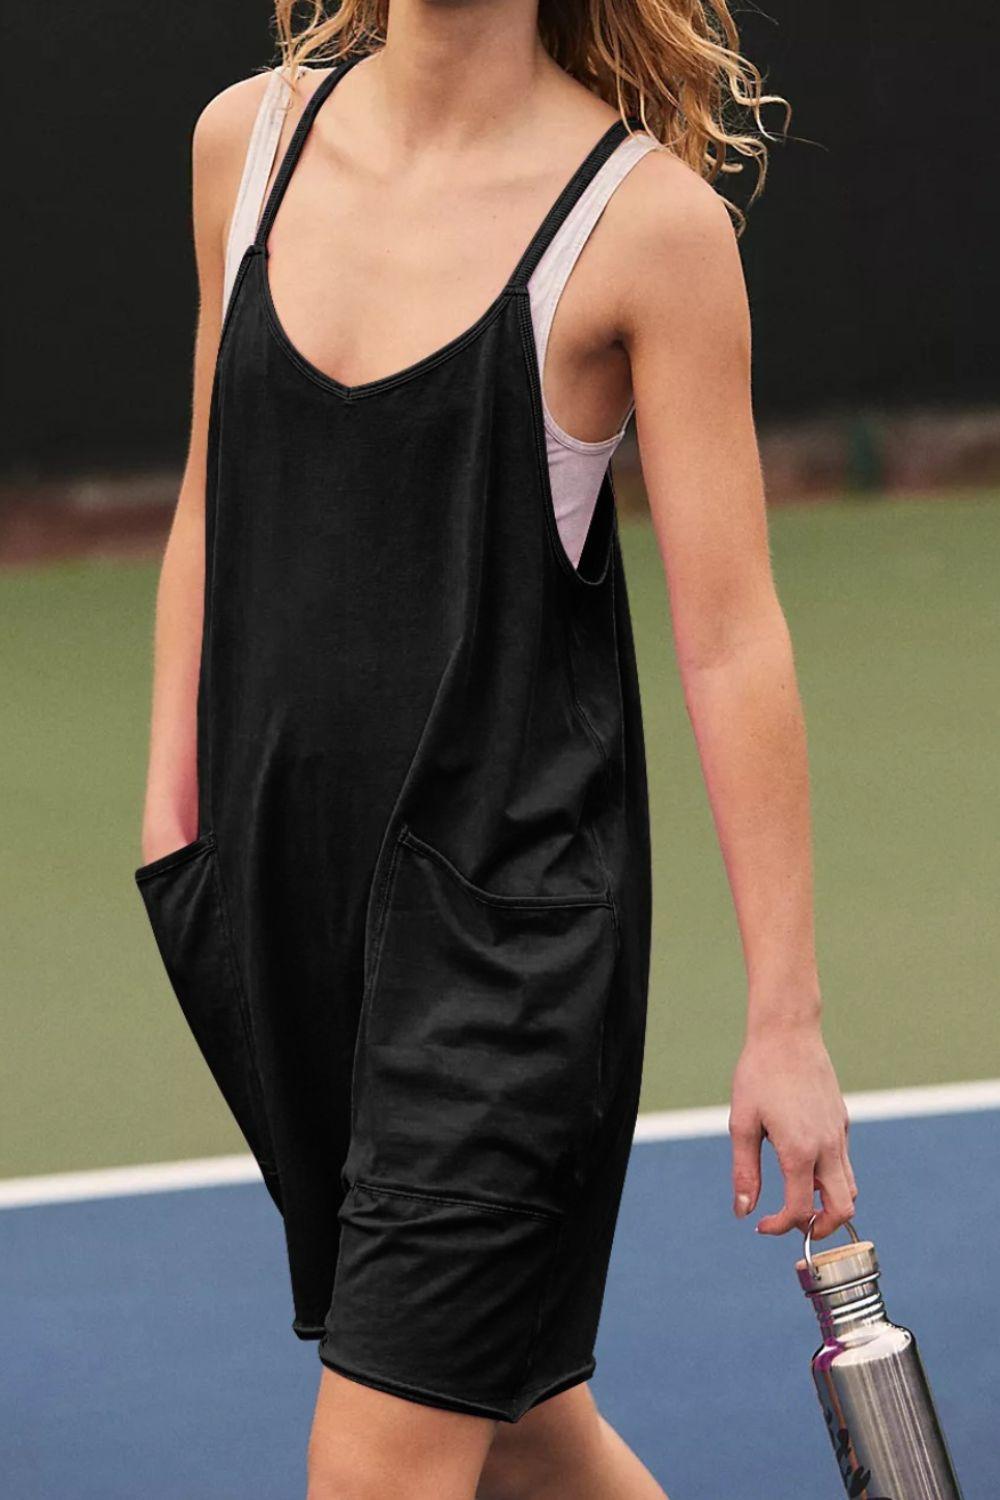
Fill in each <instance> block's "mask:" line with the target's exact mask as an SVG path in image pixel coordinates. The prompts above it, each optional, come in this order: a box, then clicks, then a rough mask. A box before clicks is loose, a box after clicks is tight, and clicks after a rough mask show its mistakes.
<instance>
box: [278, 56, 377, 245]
mask: <svg viewBox="0 0 1000 1500" xmlns="http://www.w3.org/2000/svg"><path fill="white" fill-rule="evenodd" d="M365 55H366V54H365V53H363V52H362V53H358V54H356V55H355V56H354V57H349V58H347V59H346V61H344V62H341V63H338V64H337V65H336V67H334V68H333V69H332V70H331V71H330V72H329V73H328V74H327V76H326V77H325V78H324V79H323V82H322V83H321V84H320V85H319V87H318V88H317V89H316V90H315V91H314V93H313V95H312V98H311V99H310V100H309V103H308V104H307V105H306V107H305V109H304V110H303V111H302V115H301V118H300V119H299V123H298V124H297V125H296V127H295V130H294V132H293V134H292V138H291V140H290V141H289V143H288V149H287V150H286V152H285V154H284V156H283V157H282V161H281V166H280V167H279V168H278V175H277V176H276V177H275V179H274V186H273V187H272V188H271V191H270V193H269V194H268V198H267V202H266V204H265V205H264V212H263V213H262V214H261V218H260V223H259V224H258V226H257V234H256V236H255V238H254V249H255V250H263V249H264V248H265V247H266V245H267V241H268V236H269V235H270V233H271V229H272V227H273V225H274V219H275V215H276V214H277V212H278V209H279V208H280V207H281V200H282V198H283V197H284V196H285V189H286V188H287V187H288V184H289V182H290V180H291V176H292V173H293V172H294V171H295V167H296V164H297V162H298V159H299V157H300V156H301V155H302V148H303V146H304V145H305V143H306V137H307V136H308V134H309V131H310V130H311V129H312V123H313V121H314V120H315V118H316V116H317V115H318V114H319V111H320V110H321V109H322V107H323V105H324V104H325V103H326V101H327V99H328V98H329V97H330V95H331V94H332V93H333V90H334V89H335V88H336V86H337V84H338V83H339V82H340V80H341V79H342V78H343V76H344V74H345V73H348V72H350V70H351V68H353V67H354V64H355V63H359V62H360V61H361V59H362V57H364V56H365Z"/></svg>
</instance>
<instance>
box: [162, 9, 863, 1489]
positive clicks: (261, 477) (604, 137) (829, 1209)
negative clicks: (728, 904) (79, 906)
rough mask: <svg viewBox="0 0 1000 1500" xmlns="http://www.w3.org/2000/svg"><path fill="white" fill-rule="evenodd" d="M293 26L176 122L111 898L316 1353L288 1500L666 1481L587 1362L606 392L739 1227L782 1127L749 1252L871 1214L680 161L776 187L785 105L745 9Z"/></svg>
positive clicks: (611, 1152)
mask: <svg viewBox="0 0 1000 1500" xmlns="http://www.w3.org/2000/svg"><path fill="white" fill-rule="evenodd" d="M291 16H292V5H291V3H290V0H280V3H279V5H278V21H279V27H280V30H281V34H282V37H283V42H284V54H285V55H284V65H285V72H284V74H283V75H282V74H279V73H273V74H271V75H270V76H269V77H255V78H252V79H249V80H247V81H246V82H244V83H241V84H238V85H237V86H235V87H234V88H232V89H229V90H228V91H227V92H226V93H224V94H222V95H221V96H220V97H219V98H217V99H216V100H214V101H213V103H212V104H210V105H209V107H208V108H207V109H206V111H205V113H204V115H203V116H202V118H201V120H200V121H199V124H198V127H197V130H196V134H195V143H194V174H195V234H196V247H197V256H198V266H199V275H200V283H201V310H200V322H199V330H198V340H197V354H196V378H195V401H194V419H193V434H192V441H191V449H190V457H189V462H188V466H187V471H186V474H185V477H184V482H183V487H182V491H181V495H180V499H179V503H178V507H177V512H176V518H175V521H174V525H173V528H172V532H171V536H170V540H169V544H168V547H167V551H166V556H165V559H164V565H163V574H162V581H161V585H160V592H159V601H158V610H157V634H156V671H155V691H154V704H153V726H152V742H151V756H150V768H149V784H148V794H147V802H146V812H145V820H144V835H143V846H144V852H143V858H144V859H145V861H146V863H145V864H144V866H143V867H142V868H140V870H139V871H137V879H138V882H139V887H140V890H141V891H142V894H143V897H144V899H145V901H146V904H147V908H148V910H149V914H150V917H151V920H152V923H153V927H154V930H155V932H156V936H157V940H158V942H159V944H160V948H161V951H162V953H163V957H164V960H165V962H166V966H167V969H168V971H169V973H170V976H171V979H172V981H173V984H174V987H175V989H176V991H177V994H178V997H179V999H180V1001H181V1004H182V1006H183V1007H184V1010H185V1013H186V1015H187V1017H188V1019H189V1021H190V1024H191V1027H192V1029H193V1031H194V1033H195V1036H196V1037H197V1039H198V1042H199V1044H200V1046H201V1048H202V1050H203V1052H204V1054H205V1056H206V1058H207V1060H208V1063H209V1065H210V1066H211V1068H212V1070H213V1072H214V1073H215V1076H216V1079H217V1081H218V1083H219V1085H220V1087H221V1089H222V1091H223V1093H224V1095H225V1097H226V1099H227V1101H228V1103H229V1105H230V1107H231V1108H232V1110H233V1113H234V1115H235V1116H236V1119H237V1121H238V1123H239V1124H240V1126H241V1128H242V1130H243V1132H244V1134H245V1135H246V1138H247V1140H248V1142H249V1144H250V1146H251V1148H252V1150H253V1151H254V1153H255V1155H256V1157H257V1160H258V1161H259V1163H260V1166H261V1170H262V1173H263V1176H264V1179H265V1181H266V1183H267V1186H268V1188H269V1191H270V1192H271V1194H272V1196H273V1198H274V1200H275V1203H276V1204H277V1205H278V1207H279V1209H280V1211H281V1214H282V1219H283V1223H284V1229H285V1234H286V1239H287V1247H288V1257H289V1266H290V1271H291V1281H292V1292H293V1298H294V1304H295V1322H294V1325H293V1326H294V1328H295V1330H296V1332H297V1333H298V1334H299V1335H300V1336H301V1337H302V1338H305V1339H318V1340H319V1341H320V1343H319V1350H320V1356H321V1359H322V1361H323V1365H324V1369H323V1373H322V1378H321V1385H320V1391H319V1398H318V1402H317V1408H316V1413H315V1419H314V1427H313V1435H312V1441H311V1444H310V1452H309V1497H310V1500H333V1497H336V1500H367V1497H369V1496H371V1497H376V1496H377V1497H378V1500H389V1497H394V1496H399V1497H406V1500H471V1497H472V1496H474V1495H476V1496H479V1497H481V1500H501V1497H503V1500H506V1497H520V1496H524V1497H531V1500H544V1497H556V1496H558V1497H560V1500H564V1497H573V1500H611V1497H619V1496H621V1497H624V1496H629V1497H634V1500H650V1497H653V1496H662V1493H663V1492H662V1491H661V1490H660V1488H659V1486H658V1485H657V1484H656V1483H655V1481H654V1480H653V1479H652V1478H651V1476H650V1475H649V1474H648V1473H647V1472H646V1471H645V1470H644V1469H643V1467H642V1465H641V1464H640V1463H639V1461H638V1460H637V1459H636V1458H635V1457H634V1456H633V1455H632V1454H631V1453H630V1452H629V1451H628V1450H627V1448H626V1447H625V1446H624V1444H623V1443H622V1442H621V1440H620V1439H618V1438H617V1437H616V1436H615V1434H614V1433H613V1432H612V1431H611V1430H610V1429H609V1428H608V1427H607V1425H606V1424H605V1423H604V1422H603V1421H602V1419H601V1418H600V1417H599V1415H598V1414H597V1412H596V1410H595V1408H594V1406H593V1403H592V1401H591V1399H590V1397H589V1395H588V1392H587V1388H586V1381H587V1378H588V1377H589V1375H590V1373H591V1371H592V1369H593V1344H594V1337H595V1333H596V1326H597V1319H598V1314H599V1310H600V1303H601V1297H602V1293H603V1288H604V1281H605V1274H606V1270H607V1261H608V1255H609V1252H610V1245H611V1237H612V1232H613V1228H614V1222H615V1216H616V1212H617V1207H618V1199H619V1194H620V1190H621V1185H622V1179H623V1175H624V1170H625V1163H626V1159H627V1155H628V1149H629V1142H630V1139H631V1134H632V1129H633V1125H634V1120H635V1114H636V1109H637V1099H638V1085H639V1072H640V1063H641V1048H642V1038H643V1026H644V1017H645V999H646V996H645V991H646V982H647V974H648V944H649V906H650V889H649V887H650V875H649V851H648V822H647V806H646V786H645V772H644V760H643V745H642V730H641V720H640V713H639V700H638V688H637V681H636V673H635V660H634V654H633V648H632V638H631V631H630V627H629V616H628V605H627V600H626V597H625V588H624V579H623V576H622V570H621V557H620V552H619V547H618V539H617V533H616V527H615V519H614V505H613V494H612V490H611V485H610V480H609V479H608V477H607V466H608V461H609V459H610V457H611V453H612V452H613V450H614V448H615V446H616V444H617V442H618V440H619V438H620V436H621V431H622V428H623V426H624V423H625V421H626V420H627V419H628V417H629V415H630V413H631V410H632V407H633V404H634V409H635V414H636V422H637V433H638V439H639V444H640V448H641V453H642V461H643V468H644V472H645V477H646V482H647V488H648V491H649V496H650V503H651V507H652V513H653V518H654V523H655V527H656V531H657V535H658V538H659V542H660V545H661V549H662V554H663V559H664V564H665V568H666V572H667V575H668V582H669V589H670V599H671V608H672V617H673V626H674V631H675V635H676V641H677V649H678V655H679V660H680V664H681V670H682V673H683V679H684V688H685V693H686V698H687V703H688V708H689V711H690V715H691V719H692V722H693V725H694V730H695V734H696V737H697V742H698V747H699V751H700V755H701V760H702V765H703V767H704V773H705V778H706V782H707V786H708V790H709V794H710V797H711V802H712V807H713V810H714V814H715V818H716V822H717V826H718V831H719V836H720V840H721V844H722V848H723V851H724V855H725V860H726V864H727V869H728V872H729V877H730V881H731V885H732V889H733V894H734V899H735V904H736V909H737V913H738V920H739V925H740V930H741V934H742V939H743V944H744V950H745V955H746V964H747V972H748V980H749V1007H748V1023H747V1031H746V1043H745V1047H744V1050H743V1053H742V1056H741V1058H740V1060H739V1064H738V1066H737V1069H736V1073H735V1079H734V1086H733V1102H732V1115H731V1122H732V1134H733V1143H734V1182H735V1203H734V1207H735V1212H736V1213H737V1215H739V1216H746V1215H747V1214H748V1213H750V1212H751V1210H752V1209H753V1207H754V1205H755V1203H756V1199H757V1193H758V1184H759V1153H760V1144H761V1140H762V1138H763V1136H764V1135H765V1134H766V1135H767V1136H768V1137H769V1138H770V1140H771V1142H772V1145H773V1146H774V1148H775V1149H776V1151H777V1154H778V1157H779V1160H780V1162H781V1166H782V1168H783V1171H784V1176H785V1182H786V1197H785V1204H784V1206H783V1207H782V1208H781V1210H780V1211H779V1212H777V1213H774V1214H770V1215H768V1216H767V1217H766V1218H764V1219H762V1220H761V1221H760V1223H759V1224H758V1229H760V1230H761V1231H763V1232H764V1233H768V1234H783V1233H785V1232H787V1231H788V1230H789V1229H790V1228H792V1227H793V1226H799V1227H801V1226H802V1225H803V1224H804V1223H805V1222H806V1220H807V1219H808V1217H809V1215H810V1214H811V1212H812V1205H813V1193H814V1184H815V1185H816V1186H818V1187H819V1189H820V1191H821V1194H822V1211H821V1213H820V1217H819V1221H818V1224H817V1233H818V1234H820V1235H823V1234H825V1233H829V1232H830V1231H831V1230H832V1229H834V1228H835V1227H837V1226H838V1225H839V1224H840V1223H842V1222H843V1221H844V1220H845V1219H847V1218H848V1217H849V1216H850V1214H851V1210H852V1198H853V1194H854V1181H853V1177H852V1174H851V1168H850V1165H849V1162H848V1156H847V1147H846V1118H845V1111H844V1105H843V1101H842V1099H841V1095H840V1091H839V1089H838V1086H837V1082H836V1079H835V1076H834V1072H833V1069H832V1067H831V1064H830V1061H829V1058H828V1056H827V1053H826V1050H825V1047H824V1044H823V1041H822V1037H821V1032H820V1021H819V1010H820V997H819V988H818V982H817V977H816V964H815V957H814V949H813V923H812V910H811V876H810V850H809V827H808V792H807V769H806V752H805V746H804V735H803V727H802V722H801V714H800V708H799V701H798V697H797V692H796V687H795V680H794V674H793V663H792V654H791V649H790V646H789V640H788V635H787V631H786V627H785V621H784V619H783V616H782V613H781V610H780V607H779V605H778V603H777V601H776V598H775V594H774V589H773V585H772V580H771V575H770V571H769V563H768V548H767V538H766V530H765V514H764V504H763V498H762V492H761V480H760V474H759V469H758V461H757V454H756V449H755V439H754V433H753V426H752V418H751V409H750V399H749V377H748V367H749V336H748V319H747V310H746V306H745V297H744V290H743V284H742V279H741V274H740V268H739V261H738V256H737V252H736V244H735V235H734V232H733V227H732V221H731V219H730V217H729V214H728V212H727V209H726V207H725V206H724V204H723V202H722V200H721V199H720V198H719V197H718V196H717V195H716V193H715V192H714V191H713V189H712V187H711V186H710V182H709V181H707V180H706V179H711V178H712V177H713V176H714V175H715V174H716V172H717V171H718V170H719V169H721V168H722V167H723V165H724V164H728V161H729V158H730V157H731V156H732V153H733V152H735V153H737V154H740V153H742V154H743V155H745V156H751V157H754V156H755V157H757V158H758V161H759V162H760V163H761V165H762V162H761V158H762V152H763V146H762V143H761V141H760V140H759V138H755V137H754V136H753V135H751V134H745V135H736V134H733V133H731V131H730V130H729V129H728V127H727V126H726V125H725V124H724V123H723V119H724V117H725V118H728V117H729V113H730V110H729V106H730V105H731V104H732V102H733V100H734V99H735V100H736V101H737V102H739V101H742V102H743V103H744V104H745V105H746V104H748V105H749V107H750V110H751V113H752V114H753V115H754V117H755V118H757V120H758V123H759V106H760V105H761V104H762V103H764V102H766V101H765V100H764V99H763V98H762V95H761V91H760V79H759V76H758V75H757V74H756V72H755V70H753V69H752V68H751V67H750V65H749V64H746V63H744V62H743V61H742V60H741V59H740V58H739V56H738V54H737V53H736V52H735V50H733V44H734V43H735V35H734V33H733V30H732V23H731V21H730V18H729V16H728V13H727V11H726V9H725V5H724V4H723V3H722V0H716V4H715V9H714V11H709V10H708V8H707V6H703V5H701V4H694V5H692V4H691V3H690V0H637V3H636V4H635V6H633V7H631V8H626V7H623V6H620V5H619V3H618V0H602V3H601V4H600V5H599V6H598V7H596V8H592V9H591V10H590V11H585V10H580V11H579V13H576V12H574V11H572V10H571V9H570V8H567V7H565V6H557V5H555V4H554V3H553V4H551V5H549V4H548V3H544V4H543V7H542V12H541V14H540V15H539V14H538V13H537V11H536V0H490V3H488V4H484V3H481V0H465V3H463V4H461V5H458V6H440V5H436V4H433V3H428V0H392V3H391V6H389V7H388V13H387V14H386V12H385V10H384V9H383V7H382V5H381V4H379V5H375V4H374V3H373V0H344V3H343V4H342V6H341V7H340V9H339V10H338V11H337V12H336V14H333V15H331V14H327V13H324V12H323V10H322V7H321V6H319V5H317V7H316V8H315V11H314V14H313V18H312V21H311V24H310V25H308V26H307V27H306V29H305V30H300V31H299V32H298V33H294V32H293V27H292V20H291ZM303 63H308V64H309V66H307V67H306V68H305V69H302V67H301V65H302V64H303ZM317 64H319V65H317ZM286 80H287V82H286ZM609 101H614V103H611V102H609ZM619 106H620V109H621V110H622V111H623V112H624V113H623V114H622V113H620V109H619ZM203 603H204V612H203V608H202V605H203ZM675 853H676V851H675Z"/></svg>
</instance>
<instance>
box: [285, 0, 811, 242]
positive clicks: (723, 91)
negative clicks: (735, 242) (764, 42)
mask: <svg viewBox="0 0 1000 1500" xmlns="http://www.w3.org/2000/svg"><path fill="white" fill-rule="evenodd" d="M388 10H389V0H340V3H339V4H338V5H337V7H336V9H335V10H329V9H328V8H327V4H326V0H275V21H276V26H277V32H278V40H279V45H280V48H281V55H282V61H283V64H284V66H285V68H286V69H287V70H288V73H289V76H290V77H291V78H292V79H294V78H295V76H296V74H297V72H298V70H299V68H301V67H302V66H303V64H305V63H306V62H312V63H316V62H334V61H336V60H338V59H339V58H342V57H346V56H348V55H352V54H354V53H356V52H359V51H361V52H367V51H372V50H374V49H375V48H378V47H380V46H382V45H383V44H384V42H385V37H386V21H387V17H388ZM538 31H539V36H540V38H541V41H542V44H543V46H544V47H545V49H546V51H547V52H548V53H549V55H550V56H551V57H552V59H553V61H554V62H556V63H558V64H559V66H560V67H561V68H563V69H564V70H565V71H566V72H567V73H568V74H569V75H570V76H571V77H572V78H575V79H577V80H578V82H580V83H582V84H583V85H584V87H585V88H588V89H590V91H591V92H592V93H594V94H597V95H598V96H599V98H601V99H603V100H605V102H606V103H608V104H611V105H612V106H613V107H614V108H615V109H617V110H618V112H619V114H620V115H621V116H622V117H623V118H627V117H629V116H637V117H638V118H639V120H641V122H642V127H643V129H644V130H645V131H647V132H648V133H649V134H650V135H652V136H655V138H656V139H657V140H658V141H660V142H661V143H662V144H663V145H665V146H667V147H668V148H669V149H670V150H671V151H672V152H673V153H674V154H675V155H676V156H678V157H679V158H680V159H681V160H682V161H684V162H686V163H687V164H688V166H690V167H692V168H693V169H694V170H695V171H696V172H697V173H698V174H699V175H700V176H701V177H704V178H706V179H707V180H708V181H709V182H712V181H714V180H715V179H716V178H718V177H719V176H720V175H721V174H728V173H738V172H741V171H742V170H743V167H744V164H745V163H746V162H747V161H750V162H752V163H753V164H754V166H755V168H756V180H755V183H754V187H753V191H752V192H751V194H750V196H749V198H748V200H747V205H748V206H749V204H751V203H752V202H753V201H754V199H755V198H757V197H758V196H759V194H760V192H761V191H762V189H763V186H764V180H765V177H766V175H767V145H766V144H765V143H766V142H767V141H769V140H774V139H775V138H776V137H775V136H773V135H772V134H771V133H770V132H769V131H767V130H766V129H765V128H764V124H763V121H762V119H761V109H762V107H763V106H764V105H766V104H781V105H783V106H784V116H785V118H784V124H783V126H782V132H785V131H787V128H788V123H789V120H790V118H791V108H790V106H789V104H788V102H787V100H785V99H783V98H782V97H781V96H780V95H779V94H765V93H764V86H763V78H762V76H761V74H760V72H759V70H758V69H757V68H756V67H755V66H754V64H753V63H751V62H749V61H748V60H747V59H746V58H745V57H743V56H741V54H740V51H739V34H738V32H737V29H736V23H735V22H734V20H733V17H732V14H731V12H730V10H729V6H728V5H727V3H726V0H540V10H539V17H538ZM727 206H728V207H729V209H730V212H731V213H732V214H733V217H734V219H735V220H736V226H737V232H738V233H739V232H742V229H743V226H744V223H745V215H744V214H743V212H742V210H741V209H739V208H738V207H737V206H736V205H735V204H733V203H729V202H728V200H727Z"/></svg>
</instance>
